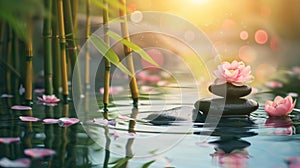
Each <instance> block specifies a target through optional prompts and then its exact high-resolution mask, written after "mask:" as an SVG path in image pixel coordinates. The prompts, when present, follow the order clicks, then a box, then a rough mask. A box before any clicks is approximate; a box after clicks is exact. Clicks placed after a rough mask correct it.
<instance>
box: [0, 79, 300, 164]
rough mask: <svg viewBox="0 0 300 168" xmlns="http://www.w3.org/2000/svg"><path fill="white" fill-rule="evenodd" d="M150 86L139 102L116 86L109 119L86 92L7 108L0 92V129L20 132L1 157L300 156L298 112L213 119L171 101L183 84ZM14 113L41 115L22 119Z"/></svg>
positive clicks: (249, 159) (4, 133)
mask: <svg viewBox="0 0 300 168" xmlns="http://www.w3.org/2000/svg"><path fill="white" fill-rule="evenodd" d="M149 88H150V90H151V89H152V90H151V91H149ZM149 88H143V89H142V90H144V93H143V91H141V95H142V96H141V97H142V98H141V100H140V102H139V109H136V108H133V107H132V105H131V103H130V99H129V98H127V97H128V96H126V95H127V94H128V93H127V90H126V89H125V90H123V93H125V94H122V92H121V93H118V95H119V97H114V98H115V100H114V102H113V103H114V106H111V107H109V110H110V111H109V118H110V119H113V120H111V121H110V122H107V121H105V120H103V119H102V118H101V116H102V111H101V110H100V111H94V112H92V111H90V109H88V108H89V107H88V106H85V105H86V104H88V103H89V100H88V98H89V96H87V95H86V98H82V99H80V101H79V105H77V108H76V110H75V108H74V104H73V103H72V101H70V102H69V104H63V103H58V105H57V106H44V105H42V104H38V103H35V104H34V105H33V107H32V109H33V110H22V111H20V110H11V109H10V107H11V106H12V105H14V102H15V101H14V98H2V99H1V100H0V101H1V111H0V113H1V119H0V120H1V122H0V137H19V138H20V140H19V141H17V142H11V143H0V151H1V153H0V158H4V157H6V158H9V159H11V160H15V159H19V158H24V157H25V158H29V159H30V161H31V167H236V168H238V167H265V168H267V167H289V166H291V167H292V162H293V161H290V162H289V161H288V160H289V159H292V160H293V157H296V158H294V160H296V161H297V159H298V161H297V163H299V156H300V136H299V130H300V127H299V125H300V124H299V123H300V115H299V112H297V111H293V112H292V114H291V115H290V116H289V117H286V118H268V116H267V115H266V113H265V112H264V110H263V109H262V107H261V106H260V107H259V109H258V110H257V111H255V112H253V113H251V116H250V118H247V117H226V118H221V119H220V121H219V122H217V124H215V123H209V122H207V121H205V118H203V117H201V116H198V117H197V113H195V112H194V106H193V104H194V102H195V100H194V98H193V97H190V98H187V99H186V98H184V97H182V98H180V100H182V99H184V101H182V102H178V101H177V100H178V99H177V97H180V95H178V92H177V91H178V89H181V91H182V92H184V93H186V94H187V95H192V93H193V92H194V89H195V88H193V87H190V86H189V85H188V84H187V85H186V86H185V87H180V88H179V87H176V86H173V85H168V86H164V87H157V88H155V87H154V88H151V86H149ZM153 89H154V90H153ZM162 91H163V94H162ZM98 94H99V93H98ZM122 95H123V97H122ZM162 95H163V96H162ZM36 96H38V95H36ZM98 96H99V97H100V95H98ZM149 96H151V99H150V98H149ZM181 96H182V95H181ZM147 97H148V98H147ZM252 97H253V98H254V99H256V100H258V101H259V102H260V104H263V102H264V101H265V100H266V99H271V98H273V95H271V94H267V93H258V94H256V95H252ZM98 101H99V102H101V101H100V100H98ZM98 104H101V103H98ZM19 116H33V117H36V118H39V119H40V121H37V122H26V121H21V120H20V119H19ZM61 117H70V118H71V117H76V118H77V117H78V118H79V119H80V123H77V124H74V125H70V126H67V127H64V126H63V125H59V124H45V123H43V122H42V119H45V118H55V119H58V118H61ZM195 119H196V121H195ZM29 148H42V149H53V150H54V151H55V154H53V155H51V156H46V155H45V157H36V158H32V157H29V156H28V155H25V152H24V151H25V149H29ZM297 157H298V158H297ZM298 165H299V164H298Z"/></svg>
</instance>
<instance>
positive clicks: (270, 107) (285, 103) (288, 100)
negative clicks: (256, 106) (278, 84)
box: [264, 96, 296, 116]
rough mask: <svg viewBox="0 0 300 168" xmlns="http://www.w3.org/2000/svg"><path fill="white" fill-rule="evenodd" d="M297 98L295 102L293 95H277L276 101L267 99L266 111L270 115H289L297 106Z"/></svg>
mask: <svg viewBox="0 0 300 168" xmlns="http://www.w3.org/2000/svg"><path fill="white" fill-rule="evenodd" d="M295 104H296V100H295V101H294V102H293V98H292V97H291V96H287V97H285V98H282V97H281V96H277V97H275V99H274V101H270V100H268V101H266V103H265V108H264V109H265V111H266V112H267V113H268V115H269V116H287V115H288V114H290V113H291V112H292V110H293V108H294V107H295Z"/></svg>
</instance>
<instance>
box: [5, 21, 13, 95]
mask: <svg viewBox="0 0 300 168" xmlns="http://www.w3.org/2000/svg"><path fill="white" fill-rule="evenodd" d="M12 44H13V43H12V28H11V27H10V26H8V33H7V52H6V64H7V65H9V66H11V67H12ZM5 76H6V92H7V93H8V94H11V85H12V78H11V70H10V69H9V68H7V69H6V73H5Z"/></svg>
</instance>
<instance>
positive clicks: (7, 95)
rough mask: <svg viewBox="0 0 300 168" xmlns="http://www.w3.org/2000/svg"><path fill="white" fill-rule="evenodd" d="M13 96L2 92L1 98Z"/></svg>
mask: <svg viewBox="0 0 300 168" xmlns="http://www.w3.org/2000/svg"><path fill="white" fill-rule="evenodd" d="M13 97H14V96H13V95H11V94H2V95H1V98H13Z"/></svg>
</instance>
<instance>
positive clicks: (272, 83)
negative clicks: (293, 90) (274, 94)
mask: <svg viewBox="0 0 300 168" xmlns="http://www.w3.org/2000/svg"><path fill="white" fill-rule="evenodd" d="M265 85H266V86H267V87H269V88H272V89H276V88H281V87H282V86H283V85H282V83H281V82H277V81H269V82H267V83H266V84H265Z"/></svg>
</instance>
